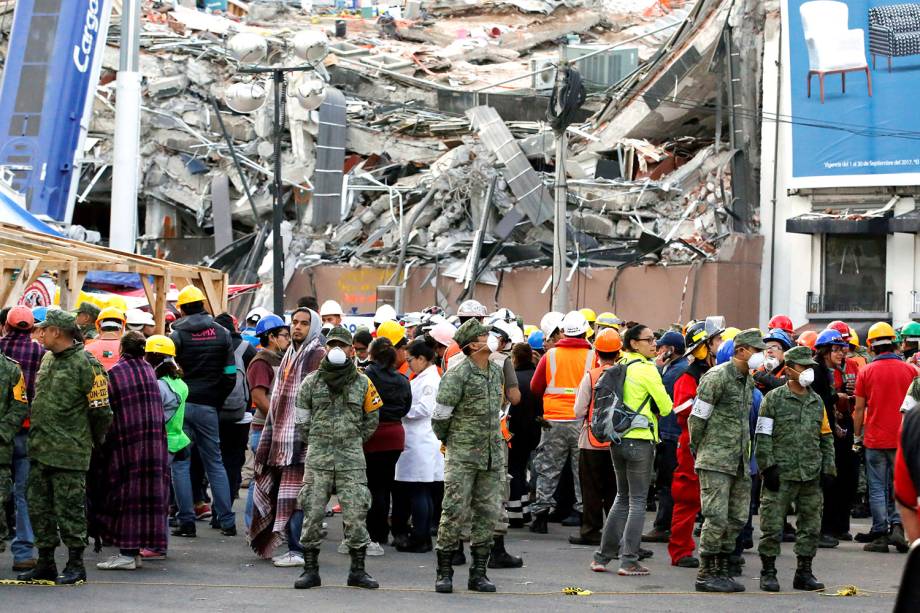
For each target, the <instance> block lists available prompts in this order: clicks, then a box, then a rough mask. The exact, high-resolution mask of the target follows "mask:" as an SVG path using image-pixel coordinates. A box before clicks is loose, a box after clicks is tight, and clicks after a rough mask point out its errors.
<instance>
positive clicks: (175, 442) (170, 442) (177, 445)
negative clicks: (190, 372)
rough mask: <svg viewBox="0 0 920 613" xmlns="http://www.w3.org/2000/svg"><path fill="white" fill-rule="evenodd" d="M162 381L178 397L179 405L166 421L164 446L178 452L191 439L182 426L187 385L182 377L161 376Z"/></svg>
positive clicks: (186, 445) (170, 450) (172, 451)
mask: <svg viewBox="0 0 920 613" xmlns="http://www.w3.org/2000/svg"><path fill="white" fill-rule="evenodd" d="M163 381H164V382H165V383H166V385H168V386H169V389H171V390H172V392H173V393H174V394H175V395H176V396H178V397H179V406H178V407H177V408H176V412H175V413H173V415H172V417H170V418H169V421H167V422H166V446H167V447H168V449H169V453H178V452H179V451H182V450H183V449H185V448H186V447H188V445H189V443H191V442H192V439H190V438H189V437H188V435H187V434H186V433H185V430H183V428H182V426H183V425H184V424H185V400H186V399H187V398H188V386H187V385H186V384H185V381H183V380H182V379H176V378H173V377H163Z"/></svg>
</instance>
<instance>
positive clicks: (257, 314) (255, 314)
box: [246, 306, 272, 322]
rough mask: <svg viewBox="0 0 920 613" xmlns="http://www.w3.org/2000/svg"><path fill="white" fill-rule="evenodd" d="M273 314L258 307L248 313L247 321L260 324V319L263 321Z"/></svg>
mask: <svg viewBox="0 0 920 613" xmlns="http://www.w3.org/2000/svg"><path fill="white" fill-rule="evenodd" d="M271 314H272V312H271V311H269V310H268V309H266V308H265V307H260V306H257V307H255V308H253V309H252V310H250V311H249V312H248V313H246V321H249V320H255V321H256V322H258V321H259V320H260V319H262V318H263V317H265V316H266V315H271Z"/></svg>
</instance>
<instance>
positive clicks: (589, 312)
mask: <svg viewBox="0 0 920 613" xmlns="http://www.w3.org/2000/svg"><path fill="white" fill-rule="evenodd" d="M578 312H579V313H581V314H582V315H584V316H585V319H586V320H587V321H588V323H589V324H593V323H594V322H595V321H597V313H595V312H594V310H593V309H589V308H584V309H580V310H579V311H578Z"/></svg>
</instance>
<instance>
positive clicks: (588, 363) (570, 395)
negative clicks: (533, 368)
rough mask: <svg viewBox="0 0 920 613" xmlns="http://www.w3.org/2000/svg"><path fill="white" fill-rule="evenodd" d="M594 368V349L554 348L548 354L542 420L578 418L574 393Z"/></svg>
mask: <svg viewBox="0 0 920 613" xmlns="http://www.w3.org/2000/svg"><path fill="white" fill-rule="evenodd" d="M592 366H594V350H593V349H588V348H583V347H553V348H552V349H550V350H549V351H548V352H547V353H546V379H547V383H546V391H545V392H543V417H544V418H545V419H547V420H549V421H571V420H574V419H575V393H576V392H577V391H578V385H579V384H580V383H581V379H582V378H583V377H584V376H585V373H586V372H588V370H590V369H591V367H592Z"/></svg>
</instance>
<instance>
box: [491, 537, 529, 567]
mask: <svg viewBox="0 0 920 613" xmlns="http://www.w3.org/2000/svg"><path fill="white" fill-rule="evenodd" d="M522 566H524V560H523V559H521V558H519V557H518V556H513V555H511V554H510V553H508V552H507V551H505V537H504V536H496V537H495V538H494V539H493V540H492V552H491V554H490V555H489V568H520V567H522Z"/></svg>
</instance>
